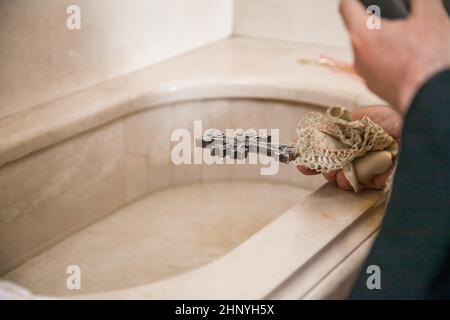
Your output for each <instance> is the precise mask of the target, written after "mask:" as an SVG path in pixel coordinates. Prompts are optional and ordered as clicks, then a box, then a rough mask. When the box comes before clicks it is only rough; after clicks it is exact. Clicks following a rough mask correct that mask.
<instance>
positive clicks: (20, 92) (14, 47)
mask: <svg viewBox="0 0 450 320" xmlns="http://www.w3.org/2000/svg"><path fill="white" fill-rule="evenodd" d="M70 5H78V6H79V7H80V9H81V29H80V30H69V29H68V28H67V27H66V20H67V19H68V17H69V14H67V13H66V9H67V7H69V6H70ZM205 12H207V13H208V14H205ZM232 24H233V0H214V1H210V0H189V1H186V0H133V1H127V0H94V1H92V0H77V1H72V0H44V1H43V0H19V1H16V0H1V1H0V48H1V50H0V70H1V72H0V118H3V117H5V116H8V115H11V114H13V113H15V112H18V111H22V110H29V109H30V108H32V107H35V106H36V105H38V104H41V103H45V102H47V101H50V100H52V99H55V98H57V97H62V96H64V95H67V94H70V93H73V92H75V91H78V90H82V89H86V88H88V87H90V86H92V85H95V84H98V83H101V82H104V81H106V80H110V79H113V78H116V77H120V76H123V75H125V74H127V73H130V72H133V71H136V70H139V69H141V68H144V67H147V66H149V65H152V64H155V63H158V62H161V61H163V60H166V59H168V58H172V57H174V56H176V55H178V54H181V53H185V52H187V51H189V50H192V49H195V48H198V47H199V46H203V45H206V44H209V43H211V42H214V41H218V40H221V39H224V38H226V37H228V36H230V35H231V33H232V29H233V26H232Z"/></svg>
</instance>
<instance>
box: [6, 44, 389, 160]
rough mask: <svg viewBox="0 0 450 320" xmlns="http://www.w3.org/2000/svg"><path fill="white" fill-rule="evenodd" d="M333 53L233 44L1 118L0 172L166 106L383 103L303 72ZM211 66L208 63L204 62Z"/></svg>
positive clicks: (343, 53)
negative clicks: (250, 101)
mask: <svg viewBox="0 0 450 320" xmlns="http://www.w3.org/2000/svg"><path fill="white" fill-rule="evenodd" d="M320 54H327V55H329V56H332V57H335V58H339V59H343V60H348V61H351V57H350V51H349V50H347V49H339V48H333V47H327V46H318V45H307V44H295V43H288V42H277V41H265V40H257V39H246V38H231V39H227V40H224V41H221V42H219V43H217V44H213V45H210V46H206V47H204V48H201V49H198V50H195V51H193V52H191V53H188V54H186V55H183V56H180V57H177V58H175V59H172V60H168V61H166V62H164V63H160V64H157V65H154V66H151V67H149V68H146V69H143V70H141V71H137V72H135V73H132V74H129V75H127V76H123V77H120V78H117V79H114V80H111V81H107V82H104V83H102V84H99V85H95V86H93V87H90V88H88V89H85V90H81V91H78V92H76V93H73V94H70V95H67V96H65V97H62V98H58V99H56V100H53V101H51V102H48V103H44V104H41V105H39V106H36V107H35V108H33V109H31V110H27V111H26V112H18V113H16V114H13V115H11V116H9V117H5V118H2V119H0V136H1V137H2V139H1V140H0V165H2V164H4V163H7V162H10V161H13V160H15V159H17V158H20V157H22V156H24V155H26V154H29V153H31V152H33V151H36V150H39V149H42V148H45V147H47V146H49V145H52V144H55V143H57V142H60V141H62V140H64V139H67V138H69V137H72V136H74V135H76V134H79V133H81V132H83V131H86V130H88V129H91V128H93V127H95V126H98V125H101V124H104V123H106V122H109V121H111V120H113V119H117V118H119V117H122V116H124V115H126V114H129V113H132V112H135V111H138V110H142V109H145V108H150V107H154V106H156V105H160V104H164V103H173V102H179V101H186V100H196V99H208V98H223V97H232V98H259V99H277V100H288V101H296V102H303V103H310V104H317V105H323V106H328V105H333V104H341V105H344V106H347V107H349V108H352V107H354V106H358V105H365V104H372V103H376V102H379V101H380V100H379V99H378V98H377V97H375V96H373V95H372V94H370V93H369V92H368V90H367V89H366V88H365V86H364V85H363V84H362V83H361V82H359V81H355V80H354V79H353V78H350V77H348V76H346V75H343V74H339V73H335V72H333V71H330V70H328V69H324V68H322V67H319V66H308V65H306V66H305V65H299V64H298V63H297V62H296V61H297V59H298V58H300V57H310V58H314V57H318V56H319V55H320ZM205 62H207V63H205Z"/></svg>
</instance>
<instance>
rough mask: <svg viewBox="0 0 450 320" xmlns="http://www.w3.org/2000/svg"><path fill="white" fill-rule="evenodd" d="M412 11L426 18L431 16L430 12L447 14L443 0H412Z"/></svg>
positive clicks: (414, 14) (413, 13) (417, 15)
mask: <svg viewBox="0 0 450 320" xmlns="http://www.w3.org/2000/svg"><path fill="white" fill-rule="evenodd" d="M411 13H412V15H413V16H416V17H424V18H425V17H427V18H431V17H430V14H431V15H433V14H442V13H445V14H446V12H445V8H444V4H443V2H442V0H411Z"/></svg>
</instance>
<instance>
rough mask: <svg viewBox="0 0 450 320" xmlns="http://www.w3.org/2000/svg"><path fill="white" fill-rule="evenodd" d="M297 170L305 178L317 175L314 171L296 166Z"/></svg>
mask: <svg viewBox="0 0 450 320" xmlns="http://www.w3.org/2000/svg"><path fill="white" fill-rule="evenodd" d="M297 169H298V171H300V172H301V173H303V174H304V175H306V176H313V175H316V174H319V173H318V172H317V171H316V170H312V169H309V168H306V167H303V166H297Z"/></svg>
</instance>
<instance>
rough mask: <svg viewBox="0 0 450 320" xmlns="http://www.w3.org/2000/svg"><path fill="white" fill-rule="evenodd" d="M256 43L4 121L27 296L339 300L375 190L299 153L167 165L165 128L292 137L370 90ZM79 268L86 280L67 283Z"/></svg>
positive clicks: (7, 223)
mask: <svg viewBox="0 0 450 320" xmlns="http://www.w3.org/2000/svg"><path fill="white" fill-rule="evenodd" d="M261 48H262V44H260V43H257V44H256V45H255V44H253V43H252V42H251V41H250V40H240V39H237V40H232V41H226V42H224V43H219V44H218V45H216V46H212V47H211V48H206V49H204V50H203V51H201V50H200V51H199V52H196V53H192V54H190V55H186V56H185V57H181V58H179V59H178V60H177V59H175V60H174V61H172V62H169V63H167V64H162V65H159V66H155V67H150V68H148V69H147V70H143V71H139V72H137V73H135V74H130V75H129V76H125V77H123V78H120V79H116V80H112V81H109V82H106V83H103V84H100V85H97V86H94V87H92V88H88V89H86V90H82V91H80V92H77V93H74V94H71V95H68V96H66V97H62V98H60V99H57V100H55V101H51V102H49V103H48V104H44V105H41V106H38V107H36V108H33V109H32V110H31V111H27V112H26V113H25V112H24V113H17V114H14V115H12V116H10V117H9V118H5V119H0V136H1V137H2V139H3V140H2V141H1V143H0V276H1V278H2V279H3V280H8V281H11V282H13V283H15V284H17V285H19V286H23V287H25V288H26V289H28V290H30V292H32V295H31V296H27V297H37V296H46V297H55V298H75V299H264V298H269V299H281V298H288V299H299V298H304V299H312V298H343V297H345V294H346V293H347V292H348V289H349V288H350V286H351V281H352V279H353V278H354V276H355V275H356V274H357V272H358V270H359V268H360V265H361V262H362V261H363V260H364V257H365V255H366V253H367V250H368V249H369V248H370V244H371V242H372V240H373V238H374V236H375V234H376V232H377V230H378V227H379V224H380V221H381V219H382V216H383V213H384V210H383V205H382V204H383V201H384V197H383V195H382V194H381V193H379V192H362V193H359V194H354V193H351V192H344V191H340V190H338V189H337V188H336V187H335V186H332V185H325V181H324V180H323V178H321V177H320V176H315V177H305V176H302V175H300V174H299V173H298V171H297V169H296V168H295V166H294V165H284V164H281V165H280V169H279V171H278V173H277V174H275V175H261V173H260V169H261V166H262V165H254V164H235V165H213V166H209V165H206V164H193V165H175V164H174V163H173V162H172V161H171V158H170V154H171V150H172V148H173V146H174V142H172V141H171V134H172V132H173V131H174V130H175V129H179V128H184V129H186V130H188V131H189V132H193V131H194V121H198V120H201V121H202V124H203V128H204V129H205V130H206V129H207V128H217V129H221V130H224V129H227V128H228V129H236V128H243V129H249V128H255V129H268V130H270V129H279V130H280V131H279V133H280V141H281V142H290V141H292V139H294V137H295V126H296V124H297V122H298V120H299V119H300V118H301V117H302V116H303V115H304V114H305V113H307V112H309V111H319V112H320V111H324V110H325V108H326V107H327V106H328V105H329V103H330V102H331V101H333V102H341V103H342V104H344V105H346V106H349V107H351V106H352V105H355V104H362V102H365V103H366V104H367V103H368V102H371V101H373V99H372V100H371V98H370V97H368V96H367V92H365V91H362V90H363V89H361V88H362V85H361V86H360V87H358V85H359V84H355V83H354V82H351V81H353V80H348V79H344V80H343V79H342V78H340V76H339V75H335V74H331V73H330V74H328V73H326V72H325V71H323V70H317V69H314V68H308V67H301V68H300V69H299V70H296V69H294V68H293V63H295V61H296V58H297V57H298V56H299V54H300V52H303V53H304V52H306V51H305V50H306V49H305V48H304V47H302V48H300V49H301V50H303V51H299V52H297V51H296V50H297V48H296V47H294V46H292V45H288V44H286V45H284V44H278V45H275V44H271V45H270V47H269V49H267V50H266V52H268V54H270V55H271V57H272V58H271V59H272V60H271V61H273V63H272V66H271V64H270V63H269V62H268V61H269V60H270V59H269V60H268V59H266V57H264V61H261V64H259V67H258V68H253V67H251V66H254V59H256V58H258V59H262V58H261V56H260V55H259V52H260V50H261ZM300 49H298V50H300ZM235 50H238V51H235ZM242 50H244V51H245V52H247V54H240V53H241V52H242ZM252 50H254V52H253V51H252ZM308 50H310V49H308ZM308 52H309V53H310V54H318V53H319V51H318V52H315V51H313V50H312V51H308ZM237 53H239V54H237ZM255 57H256V58H255ZM218 59H222V61H221V62H220V63H219V60H218ZM240 59H241V60H242V59H243V60H244V61H241V60H240ZM245 59H247V60H248V61H246V60H245ZM204 61H215V62H216V63H212V64H209V65H205V63H204ZM262 62H264V64H263V63H262ZM252 63H253V64H252ZM200 65H201V66H202V68H199V66H200ZM261 65H265V68H262V67H261ZM189 66H190V67H189ZM294 66H295V65H294ZM244 68H247V70H244ZM170 70H172V71H171V72H169V71H170ZM202 72H203V73H204V74H203V75H202V74H201V73H202ZM244 72H245V76H243V75H242V74H244ZM256 73H258V74H256ZM299 74H300V75H302V76H301V77H299V76H298V75H299ZM161 79H163V80H161ZM283 79H284V80H283ZM346 81H347V82H346ZM364 97H367V98H364ZM73 266H75V267H77V268H78V269H79V271H80V284H81V287H80V288H73V287H70V286H68V285H67V281H68V279H69V278H70V277H71V275H72V273H71V270H73V269H71V268H72V267H73Z"/></svg>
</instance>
